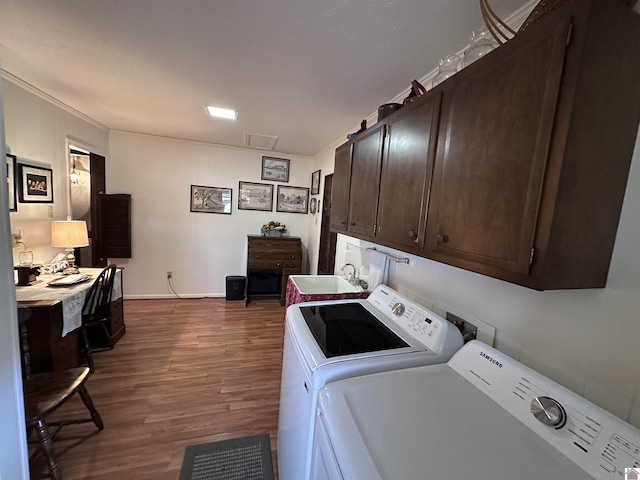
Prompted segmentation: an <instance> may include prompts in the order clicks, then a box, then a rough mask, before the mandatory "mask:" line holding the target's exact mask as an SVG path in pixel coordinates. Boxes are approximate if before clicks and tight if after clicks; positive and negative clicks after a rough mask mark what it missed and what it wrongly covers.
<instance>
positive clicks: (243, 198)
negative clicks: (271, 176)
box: [238, 182, 273, 212]
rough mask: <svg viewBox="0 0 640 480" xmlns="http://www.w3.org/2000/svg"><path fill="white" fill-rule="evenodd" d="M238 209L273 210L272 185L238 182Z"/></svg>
mask: <svg viewBox="0 0 640 480" xmlns="http://www.w3.org/2000/svg"><path fill="white" fill-rule="evenodd" d="M238 210H263V211H265V212H270V211H271V210H273V185H271V184H268V183H251V182H240V183H239V184H238Z"/></svg>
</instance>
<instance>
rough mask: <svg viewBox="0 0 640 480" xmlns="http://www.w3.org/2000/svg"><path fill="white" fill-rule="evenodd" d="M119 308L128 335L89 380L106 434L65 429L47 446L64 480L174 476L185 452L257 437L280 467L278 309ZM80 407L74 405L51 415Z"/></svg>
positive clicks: (203, 302)
mask: <svg viewBox="0 0 640 480" xmlns="http://www.w3.org/2000/svg"><path fill="white" fill-rule="evenodd" d="M124 311H125V323H126V328H127V332H126V334H125V336H124V337H123V338H122V340H120V342H118V343H117V344H116V346H115V349H114V350H110V351H105V352H100V353H96V354H95V355H94V360H95V364H96V371H95V373H94V374H93V375H92V376H91V378H90V379H89V381H88V382H87V388H88V390H89V392H90V394H91V396H92V398H93V401H94V404H95V405H96V408H97V409H98V411H99V412H100V414H101V416H102V419H103V421H104V424H105V428H104V430H103V431H101V432H99V433H98V432H97V430H96V429H95V426H94V425H93V424H83V425H71V426H67V427H65V428H63V429H62V430H61V431H60V433H59V434H58V435H57V436H56V438H55V440H54V447H55V451H56V453H57V455H58V459H59V462H60V465H61V468H62V472H63V475H64V478H65V480H75V479H82V480H113V479H126V480H151V479H153V480H165V479H166V480H176V479H177V478H178V475H179V472H180V467H181V465H182V457H183V453H184V448H185V446H187V445H193V444H198V443H207V442H214V441H217V440H224V439H228V438H235V437H240V436H244V435H253V434H258V433H263V432H268V433H269V434H270V438H271V448H272V452H273V462H274V469H275V470H277V457H276V445H277V438H276V435H277V427H278V402H279V396H280V372H281V367H282V344H283V334H284V315H285V309H284V307H282V306H280V304H279V302H278V301H277V300H260V301H255V302H252V303H250V304H249V305H248V306H247V307H245V306H244V301H225V300H224V299H213V298H207V299H185V300H180V299H175V300H174V299H168V300H125V302H124ZM82 408H83V407H82V405H81V403H80V401H79V400H78V401H75V399H73V400H72V401H71V402H70V404H67V405H65V406H64V407H63V409H61V410H60V412H59V414H58V416H60V417H62V416H68V415H69V414H71V415H73V412H74V411H78V410H81V409H82ZM31 443H32V441H30V444H31ZM40 468H42V466H41V465H37V462H36V464H35V465H32V471H37V470H39V469H40Z"/></svg>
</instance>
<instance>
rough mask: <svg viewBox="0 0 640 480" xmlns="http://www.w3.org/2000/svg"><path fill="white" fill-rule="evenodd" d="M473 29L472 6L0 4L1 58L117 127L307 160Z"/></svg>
mask: <svg viewBox="0 0 640 480" xmlns="http://www.w3.org/2000/svg"><path fill="white" fill-rule="evenodd" d="M523 3H527V2H526V0H491V1H490V4H491V6H492V7H493V8H494V10H495V11H496V12H497V13H498V14H499V15H500V16H501V17H502V18H505V17H506V16H508V15H509V14H510V13H512V12H513V11H515V10H516V9H517V8H518V7H520V6H521V5H522V4H523ZM481 25H483V22H482V17H481V14H480V8H479V3H478V0H454V1H452V0H316V1H313V0H1V1H0V61H1V62H2V68H3V71H4V72H5V75H7V74H8V76H10V77H17V78H19V79H21V80H22V81H24V82H26V83H28V84H30V85H31V86H33V87H35V88H37V89H39V90H41V91H43V92H45V93H46V94H48V95H50V96H52V97H54V98H55V99H57V100H59V101H61V102H63V103H64V104H66V105H68V106H69V107H71V108H73V109H75V110H77V111H79V112H81V113H83V114H84V115H86V116H88V117H90V118H92V119H93V120H95V121H97V122H99V123H101V124H103V125H105V126H106V127H108V128H110V129H113V130H123V131H129V132H139V133H147V134H153V135H161V136H167V137H174V138H182V139H190V140H198V141H204V142H211V143H218V144H224V145H234V146H243V145H244V134H245V133H251V134H258V135H272V136H277V137H279V139H278V141H277V143H276V145H275V148H274V151H277V152H281V153H285V154H291V155H307V156H311V155H314V154H316V153H318V152H319V151H320V150H321V149H322V148H324V147H326V146H328V145H329V144H331V143H332V142H334V141H336V140H337V139H338V138H340V137H341V136H343V135H344V134H345V133H348V132H349V131H350V129H352V128H354V127H357V126H358V125H359V124H360V120H361V119H363V118H366V117H368V116H369V115H370V114H371V113H373V112H375V111H376V109H377V107H378V105H380V104H383V103H387V102H388V101H390V100H392V99H393V98H394V97H396V96H397V95H398V94H400V93H402V92H403V91H404V90H406V89H408V87H409V85H410V83H411V80H413V79H414V78H418V79H419V78H422V77H423V76H424V75H425V74H427V73H428V72H429V71H431V70H432V69H433V68H434V67H435V66H436V65H437V63H438V59H439V58H441V57H443V56H444V55H446V54H448V53H455V52H456V51H458V50H460V49H461V48H463V47H464V46H465V45H466V44H467V43H468V36H469V33H470V31H471V30H473V29H474V28H477V27H479V26H481ZM205 104H211V105H216V106H225V107H231V108H235V109H237V110H238V112H239V118H238V120H237V121H236V122H233V121H229V120H218V119H212V118H210V117H208V116H206V114H205V110H204V106H205Z"/></svg>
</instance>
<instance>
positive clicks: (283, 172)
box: [261, 157, 290, 182]
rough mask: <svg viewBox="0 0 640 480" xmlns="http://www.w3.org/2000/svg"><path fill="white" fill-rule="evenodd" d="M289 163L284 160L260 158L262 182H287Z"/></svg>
mask: <svg viewBox="0 0 640 480" xmlns="http://www.w3.org/2000/svg"><path fill="white" fill-rule="evenodd" d="M289 163H290V160H288V159H286V158H275V157H262V177H261V178H262V180H272V181H275V182H288V181H289Z"/></svg>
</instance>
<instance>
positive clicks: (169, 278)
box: [167, 272, 173, 280]
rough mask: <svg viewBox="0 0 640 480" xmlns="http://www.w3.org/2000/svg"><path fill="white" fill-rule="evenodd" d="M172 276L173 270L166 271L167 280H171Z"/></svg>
mask: <svg viewBox="0 0 640 480" xmlns="http://www.w3.org/2000/svg"><path fill="white" fill-rule="evenodd" d="M172 278H173V272H167V280H171V279H172Z"/></svg>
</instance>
